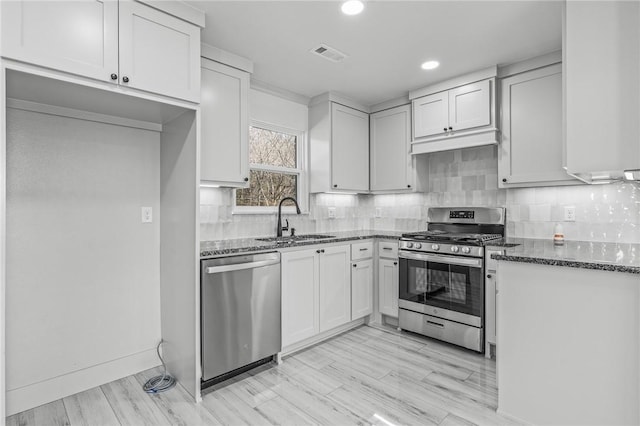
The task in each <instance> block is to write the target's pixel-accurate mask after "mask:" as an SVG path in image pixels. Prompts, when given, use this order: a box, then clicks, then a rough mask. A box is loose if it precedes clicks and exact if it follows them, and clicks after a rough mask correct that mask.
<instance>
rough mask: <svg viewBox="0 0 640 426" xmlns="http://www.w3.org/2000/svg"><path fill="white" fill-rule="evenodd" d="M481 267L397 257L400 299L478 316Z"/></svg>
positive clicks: (481, 300)
mask: <svg viewBox="0 0 640 426" xmlns="http://www.w3.org/2000/svg"><path fill="white" fill-rule="evenodd" d="M482 278H483V275H482V268H477V267H471V266H459V265H450V264H448V263H440V262H425V261H418V260H408V259H400V298H401V299H404V300H407V301H410V302H415V303H420V304H423V305H431V306H435V307H440V308H445V309H450V310H453V311H457V312H461V313H465V314H469V315H475V316H479V317H481V316H482V311H483V309H484V291H483V289H484V283H483V279H482Z"/></svg>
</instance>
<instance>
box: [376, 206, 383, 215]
mask: <svg viewBox="0 0 640 426" xmlns="http://www.w3.org/2000/svg"><path fill="white" fill-rule="evenodd" d="M376 217H382V207H376Z"/></svg>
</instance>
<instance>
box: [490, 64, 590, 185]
mask: <svg viewBox="0 0 640 426" xmlns="http://www.w3.org/2000/svg"><path fill="white" fill-rule="evenodd" d="M501 89H502V90H501V93H502V102H501V105H502V144H501V146H500V156H499V161H498V182H499V185H500V187H503V188H504V187H508V186H510V185H513V184H521V185H518V186H525V185H522V184H527V185H526V186H540V185H542V186H544V185H548V183H550V182H556V183H571V181H573V182H577V181H576V180H573V179H571V178H570V177H569V176H568V175H567V173H566V172H565V171H564V169H563V167H562V65H561V64H556V65H551V66H548V67H544V68H538V69H535V70H532V71H528V72H524V73H520V74H516V75H514V76H511V77H507V78H505V79H503V80H502V81H501Z"/></svg>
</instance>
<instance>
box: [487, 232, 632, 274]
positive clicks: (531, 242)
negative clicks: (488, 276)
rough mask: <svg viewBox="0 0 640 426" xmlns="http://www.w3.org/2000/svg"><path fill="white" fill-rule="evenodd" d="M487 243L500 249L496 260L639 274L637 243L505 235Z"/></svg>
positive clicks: (494, 255)
mask: <svg viewBox="0 0 640 426" xmlns="http://www.w3.org/2000/svg"><path fill="white" fill-rule="evenodd" d="M516 244H517V245H516ZM514 245H515V246H514ZM489 247H496V248H502V249H503V253H497V254H492V255H491V257H492V258H493V259H496V260H505V261H510V262H524V263H534V264H538V265H552V266H566V267H570V268H583V269H596V270H601V271H614V272H626V273H631V274H640V244H625V243H601V242H593V241H565V242H564V244H563V245H555V244H554V243H553V240H551V239H549V240H538V239H529V238H506V239H505V240H503V241H500V242H497V243H495V244H494V243H491V245H490V246H489Z"/></svg>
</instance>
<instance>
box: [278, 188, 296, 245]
mask: <svg viewBox="0 0 640 426" xmlns="http://www.w3.org/2000/svg"><path fill="white" fill-rule="evenodd" d="M287 200H291V201H293V203H294V204H295V205H296V213H297V214H300V213H301V212H300V206H298V202H297V201H296V199H295V198H293V197H284V198H283V199H282V200H280V204H278V225H277V227H276V237H282V229H283V228H282V203H283V202H285V201H287ZM286 229H289V221H288V220H287V227H286Z"/></svg>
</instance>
